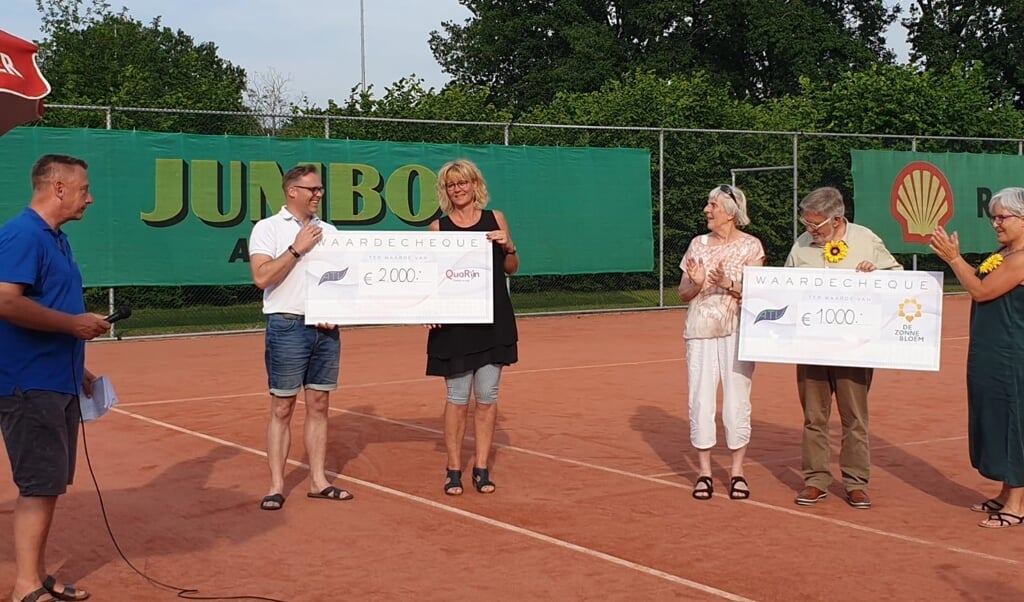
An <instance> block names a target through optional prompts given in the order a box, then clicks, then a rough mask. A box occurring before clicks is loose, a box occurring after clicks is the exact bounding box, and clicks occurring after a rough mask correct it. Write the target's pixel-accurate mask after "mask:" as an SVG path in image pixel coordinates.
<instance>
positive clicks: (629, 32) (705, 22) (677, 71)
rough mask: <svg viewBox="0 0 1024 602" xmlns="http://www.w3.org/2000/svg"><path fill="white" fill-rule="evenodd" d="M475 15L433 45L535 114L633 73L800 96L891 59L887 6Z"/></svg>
mask: <svg viewBox="0 0 1024 602" xmlns="http://www.w3.org/2000/svg"><path fill="white" fill-rule="evenodd" d="M461 1H462V3H463V4H464V5H466V7H467V8H469V9H470V11H471V12H472V14H473V17H472V18H470V19H468V20H467V21H466V22H465V23H463V24H457V23H454V22H450V21H449V22H445V23H442V29H443V33H441V32H438V31H434V32H432V33H431V37H430V47H431V50H432V51H433V53H434V57H435V58H436V59H437V61H438V62H439V63H440V64H441V65H442V67H443V68H444V69H445V71H447V72H448V73H449V74H451V75H452V77H453V78H454V80H455V81H456V82H459V83H465V84H472V85H479V86H486V87H488V88H489V89H490V90H491V92H492V94H493V95H494V96H493V97H494V98H495V99H497V100H499V101H500V102H502V103H503V104H507V105H508V106H513V107H517V108H529V107H532V106H537V105H540V104H543V103H545V102H548V101H550V100H551V99H552V98H554V97H555V94H556V93H558V92H591V91H595V90H597V89H599V88H600V86H601V85H602V84H603V83H605V82H606V81H609V80H613V79H615V78H618V77H620V76H621V75H623V74H624V73H627V72H630V71H632V70H642V71H650V72H653V73H655V74H657V75H660V76H662V77H670V76H674V75H682V74H687V73H693V72H696V71H706V72H707V73H709V74H711V75H712V76H714V77H716V78H718V79H720V80H721V81H722V82H723V83H724V84H725V85H727V86H729V88H730V89H731V90H732V92H733V93H734V95H735V96H736V97H737V98H750V99H752V100H755V101H760V100H764V99H766V98H773V97H778V96H782V95H784V94H787V93H795V92H798V91H799V79H800V77H802V76H806V77H810V78H811V79H813V80H827V79H828V78H830V77H836V76H838V75H839V74H840V73H843V72H845V71H847V70H850V69H854V70H857V69H862V68H866V67H869V66H871V65H873V64H876V63H879V62H881V63H890V62H892V60H893V55H892V53H891V52H890V51H889V50H888V49H886V47H885V39H884V37H883V34H884V30H885V28H886V27H887V26H888V25H889V24H890V23H892V22H893V20H895V18H896V16H897V15H898V13H899V7H898V6H894V7H892V8H887V7H886V6H885V3H884V2H883V1H881V0H855V1H850V2H841V1H838V0H795V1H792V2H778V1H777V0H461Z"/></svg>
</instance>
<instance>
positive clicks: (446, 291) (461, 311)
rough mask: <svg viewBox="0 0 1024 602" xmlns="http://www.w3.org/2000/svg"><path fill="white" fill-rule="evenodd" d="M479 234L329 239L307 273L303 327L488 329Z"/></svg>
mask: <svg viewBox="0 0 1024 602" xmlns="http://www.w3.org/2000/svg"><path fill="white" fill-rule="evenodd" d="M491 246H492V243H491V242H490V241H489V240H487V235H486V233H484V232H393V231H379V232H365V231H364V232H351V231H347V232H346V231H342V232H332V233H330V234H326V235H325V236H324V239H323V241H322V242H321V243H320V244H319V245H318V246H317V247H316V248H315V249H313V250H312V251H311V252H310V253H309V255H308V258H309V261H308V262H307V266H306V285H307V287H308V289H307V290H308V294H307V301H306V323H307V324H317V323H329V324H340V325H346V324H488V323H491V322H493V321H494V316H493V312H494V303H493V300H492V297H493V295H494V289H493V288H492V277H493V266H492V259H491Z"/></svg>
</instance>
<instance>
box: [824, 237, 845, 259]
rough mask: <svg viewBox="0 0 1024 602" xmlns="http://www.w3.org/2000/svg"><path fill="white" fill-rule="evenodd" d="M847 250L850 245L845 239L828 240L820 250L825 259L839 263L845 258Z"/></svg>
mask: <svg viewBox="0 0 1024 602" xmlns="http://www.w3.org/2000/svg"><path fill="white" fill-rule="evenodd" d="M849 252H850V247H849V246H847V244H846V241H845V240H830V241H829V242H827V243H825V249H824V250H823V251H822V253H823V254H824V255H825V261H827V262H829V263H839V262H840V261H842V260H844V259H846V254H847V253H849Z"/></svg>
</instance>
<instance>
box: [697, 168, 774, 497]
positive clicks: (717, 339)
mask: <svg viewBox="0 0 1024 602" xmlns="http://www.w3.org/2000/svg"><path fill="white" fill-rule="evenodd" d="M704 216H705V217H706V218H707V224H708V230H709V232H708V233H707V234H702V235H700V236H697V237H696V238H694V239H693V240H692V241H690V246H689V248H688V249H687V250H686V254H685V255H683V259H682V261H681V262H680V264H679V267H680V268H681V269H682V270H683V276H682V279H681V280H680V282H679V298H680V299H681V300H682V301H684V302H689V307H688V309H687V312H686V325H685V327H684V330H683V338H684V339H685V340H686V365H687V374H688V379H687V383H688V386H689V414H690V443H691V444H692V445H693V447H694V448H696V449H697V458H698V460H699V463H700V474H699V475H698V477H697V480H696V482H695V483H694V487H693V497H694V498H696V499H698V500H710V499H711V497H712V496H713V495H714V484H713V482H712V480H711V448H713V447H714V446H715V443H716V440H715V439H716V436H715V435H716V433H715V431H716V429H715V410H716V400H717V397H718V385H719V382H721V385H722V423H723V424H724V426H725V440H726V445H727V446H728V447H729V449H730V450H731V451H732V468H731V473H730V483H729V497H730V498H732V499H746V498H748V497H750V488H749V486H748V484H747V480H746V479H745V478H744V476H743V458H744V455H745V452H746V449H747V443H748V442H749V441H750V380H751V376H752V375H753V373H754V364H753V362H743V361H740V360H739V358H738V357H737V351H738V340H739V336H738V331H739V320H740V319H739V314H740V311H739V309H740V297H741V296H742V294H743V266H747V265H752V266H759V265H763V264H764V259H765V256H764V247H763V246H762V245H761V241H759V240H758V239H757V238H755V237H754V236H752V235H750V234H747V233H746V232H743V231H742V230H740V228H741V227H743V226H746V225H747V224H749V223H750V218H749V217H747V197H746V195H745V194H744V193H743V191H742V190H740V189H739V188H737V187H735V186H726V185H723V186H718V187H716V188H714V189H713V190H712V191H711V192H710V193H708V200H707V204H706V205H705V206H704Z"/></svg>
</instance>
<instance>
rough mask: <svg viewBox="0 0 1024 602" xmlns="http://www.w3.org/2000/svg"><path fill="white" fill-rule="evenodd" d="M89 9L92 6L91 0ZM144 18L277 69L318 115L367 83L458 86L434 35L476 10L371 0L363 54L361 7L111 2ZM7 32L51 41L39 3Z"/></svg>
mask: <svg viewBox="0 0 1024 602" xmlns="http://www.w3.org/2000/svg"><path fill="white" fill-rule="evenodd" d="M85 2H86V3H87V4H88V3H91V0H85ZM108 2H109V3H110V5H111V8H112V9H113V10H114V12H120V8H121V7H122V6H124V7H127V8H128V13H129V14H130V15H131V16H132V17H133V18H134V19H136V20H139V21H142V22H143V23H147V24H148V23H149V22H150V21H151V20H152V19H153V18H154V17H157V16H160V17H162V19H161V23H162V24H163V25H164V26H166V27H170V28H171V29H174V30H178V29H181V30H183V31H184V32H185V33H187V34H188V35H190V36H192V38H193V39H194V40H195V41H196V42H197V43H203V42H213V43H214V44H216V46H217V48H218V55H219V56H220V57H221V58H223V59H225V60H227V61H230V62H231V63H233V64H235V65H238V66H240V67H243V68H244V69H245V71H246V74H248V75H249V76H250V77H252V76H253V75H254V74H256V73H268V72H269V70H270V69H273V70H274V71H275V72H277V73H278V74H281V75H284V76H286V77H288V78H290V83H289V88H290V90H291V92H292V94H293V95H294V97H295V98H296V99H298V98H301V97H302V96H306V97H308V98H309V100H310V101H311V102H312V103H313V104H315V105H316V106H319V107H325V106H327V100H328V99H329V98H332V99H334V100H336V101H338V102H339V103H340V102H342V101H344V100H345V99H346V98H348V96H349V93H350V92H351V90H352V88H353V87H357V86H360V85H361V83H362V67H361V63H362V61H361V60H360V57H361V56H364V57H365V60H366V85H367V86H371V85H372V86H373V92H374V96H376V97H378V98H379V97H380V96H381V95H383V93H384V89H385V88H386V87H388V86H389V85H391V84H392V83H394V82H396V81H398V80H399V79H401V78H403V77H410V76H412V75H415V76H416V77H418V78H420V79H422V80H423V82H424V83H423V86H424V88H430V87H434V88H436V89H440V88H441V87H442V86H444V84H445V83H447V82H448V80H449V79H450V78H449V77H448V76H447V75H446V74H444V73H442V71H441V66H440V65H438V64H437V61H435V60H434V55H433V54H432V53H431V52H430V46H429V45H428V43H427V42H428V40H429V38H430V32H431V31H433V30H441V23H442V22H443V21H455V22H457V23H460V24H461V23H462V22H463V21H464V20H465V19H468V18H469V16H470V12H469V10H468V9H467V8H465V7H464V6H462V5H461V4H459V3H458V1H457V0H364V1H363V3H362V4H363V19H362V22H363V25H364V28H363V29H364V35H363V36H362V37H363V39H364V41H365V50H364V51H363V52H360V10H359V7H360V0H301V1H298V2H286V1H285V0H176V1H172V0H108ZM2 3H3V6H4V8H3V11H2V20H0V29H3V30H4V31H7V32H8V33H11V34H14V35H16V36H19V37H22V38H25V39H28V40H40V39H42V38H43V34H42V32H40V31H39V28H40V26H41V25H42V19H41V16H40V13H39V11H38V9H37V8H36V0H2Z"/></svg>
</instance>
